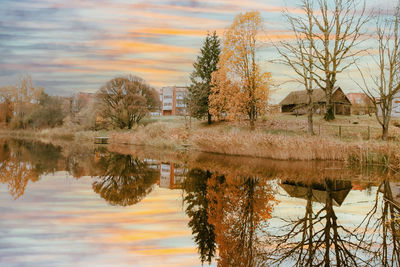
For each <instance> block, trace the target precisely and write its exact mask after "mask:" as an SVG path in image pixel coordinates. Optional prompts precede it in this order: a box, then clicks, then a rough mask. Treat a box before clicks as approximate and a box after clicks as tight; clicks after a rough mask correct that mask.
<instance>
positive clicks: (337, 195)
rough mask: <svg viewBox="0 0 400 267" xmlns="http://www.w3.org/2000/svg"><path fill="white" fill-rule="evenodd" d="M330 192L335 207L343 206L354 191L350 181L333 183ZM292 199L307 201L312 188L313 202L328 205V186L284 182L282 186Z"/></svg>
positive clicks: (334, 181)
mask: <svg viewBox="0 0 400 267" xmlns="http://www.w3.org/2000/svg"><path fill="white" fill-rule="evenodd" d="M331 183H332V184H331V185H330V186H329V190H330V191H331V196H332V202H333V203H332V204H333V205H334V206H341V205H342V203H343V201H344V200H345V198H346V197H347V194H348V193H349V192H350V190H351V189H352V184H351V182H350V181H344V180H333V181H331ZM280 186H281V187H282V188H283V189H284V190H285V191H286V192H287V193H288V194H289V196H291V197H295V198H302V199H307V195H308V192H309V191H308V190H309V188H310V187H311V190H312V199H311V200H312V201H314V202H319V203H326V200H327V198H328V197H329V195H328V192H327V186H326V184H324V183H312V184H311V185H307V184H303V183H296V182H294V181H288V180H287V181H284V182H282V184H281V185H280Z"/></svg>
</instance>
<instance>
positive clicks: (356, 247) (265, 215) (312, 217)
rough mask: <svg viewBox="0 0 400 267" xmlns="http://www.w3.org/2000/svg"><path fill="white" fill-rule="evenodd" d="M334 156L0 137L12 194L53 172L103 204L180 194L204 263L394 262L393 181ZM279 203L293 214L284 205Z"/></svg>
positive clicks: (399, 235)
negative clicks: (347, 166) (269, 157)
mask: <svg viewBox="0 0 400 267" xmlns="http://www.w3.org/2000/svg"><path fill="white" fill-rule="evenodd" d="M335 164H336V163H326V164H325V165H324V164H316V163H298V162H271V161H265V160H261V159H244V158H240V157H222V156H217V155H204V154H200V155H198V156H194V155H185V154H183V155H182V154H178V155H175V156H174V155H172V156H170V155H169V156H165V155H161V154H160V155H158V156H157V155H154V154H152V155H151V156H148V155H147V154H146V153H143V152H140V151H139V152H138V153H126V154H120V153H117V152H110V151H109V150H107V149H106V148H104V147H90V148H87V147H81V146H65V147H62V148H61V147H59V146H53V145H49V144H43V143H38V142H29V141H18V140H12V141H1V142H0V182H1V183H2V184H5V185H6V186H7V187H8V190H9V192H10V194H11V196H12V198H13V199H18V198H19V197H21V196H22V195H23V194H24V192H25V191H26V190H28V189H27V188H29V183H31V182H37V181H38V180H40V179H41V177H42V176H43V175H45V174H49V173H55V172H57V171H66V172H67V173H68V174H69V175H71V176H73V177H75V178H76V179H72V180H73V181H75V182H77V183H78V182H80V181H81V180H85V179H89V182H90V184H88V186H89V188H90V187H91V189H92V190H93V192H94V193H95V194H98V196H100V197H101V199H100V197H97V198H98V199H100V200H101V201H102V203H103V205H104V203H107V204H109V205H107V206H110V205H111V206H121V207H126V206H131V207H132V208H131V209H130V210H135V209H136V208H138V207H140V206H141V205H142V204H143V202H146V201H144V199H145V198H146V197H148V198H151V197H152V192H153V191H156V190H161V189H162V190H164V192H166V191H169V192H172V191H170V190H168V189H171V190H177V191H174V192H182V201H183V208H182V210H183V212H184V213H185V214H186V216H187V217H186V218H187V224H188V227H189V229H190V231H191V232H192V237H191V238H192V240H193V241H194V245H195V246H196V247H197V251H198V254H199V258H200V261H201V263H203V264H204V263H205V264H207V263H208V264H214V263H216V264H217V265H218V266H223V267H224V266H246V267H247V266H248V267H250V266H322V265H323V266H400V262H399V261H400V249H399V246H400V225H399V224H400V221H399V215H400V208H399V205H400V187H399V186H400V184H399V183H395V182H394V180H393V179H389V176H387V174H385V173H383V172H377V176H374V177H373V178H370V179H369V180H368V181H365V180H362V179H364V176H365V174H364V173H362V172H357V171H354V170H342V169H340V170H339V169H338V166H337V165H335ZM85 177H86V178H85ZM357 180H360V181H357ZM365 185H367V190H365ZM356 189H357V190H361V191H362V192H366V191H368V192H370V194H365V196H364V197H365V199H358V201H360V202H362V201H364V202H365V203H366V204H363V205H365V207H367V208H364V209H360V210H357V211H355V210H353V209H352V208H351V206H349V205H346V204H348V203H350V202H352V201H353V204H354V200H352V196H351V195H352V192H353V193H354V192H356V191H355V190H356ZM103 199H104V200H103ZM349 199H350V200H349ZM142 201H143V202H142ZM139 202H142V204H140V205H138V203H139ZM143 205H144V204H143ZM291 205H292V206H296V209H294V208H293V207H291ZM355 205H356V204H355ZM357 205H359V204H357ZM285 207H286V209H287V211H290V212H282V209H283V208H285ZM112 208H113V209H116V208H118V207H112ZM154 212H157V211H156V210H155V211H154ZM351 212H353V213H360V214H359V216H354V217H351V216H350V217H349V215H348V214H350V215H351ZM343 214H347V217H345V216H344V215H343ZM99 218H101V216H99ZM126 232H129V229H128V230H126ZM135 234H136V233H132V234H131V235H135ZM160 238H162V237H160ZM142 247H145V248H146V245H143V246H142ZM0 249H1V246H0Z"/></svg>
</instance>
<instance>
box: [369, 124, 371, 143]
mask: <svg viewBox="0 0 400 267" xmlns="http://www.w3.org/2000/svg"><path fill="white" fill-rule="evenodd" d="M370 138H371V127H370V126H368V140H369V139H370Z"/></svg>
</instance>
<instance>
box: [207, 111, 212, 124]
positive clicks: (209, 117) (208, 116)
mask: <svg viewBox="0 0 400 267" xmlns="http://www.w3.org/2000/svg"><path fill="white" fill-rule="evenodd" d="M207 122H208V125H210V124H211V122H212V121H211V114H210V112H208V113H207Z"/></svg>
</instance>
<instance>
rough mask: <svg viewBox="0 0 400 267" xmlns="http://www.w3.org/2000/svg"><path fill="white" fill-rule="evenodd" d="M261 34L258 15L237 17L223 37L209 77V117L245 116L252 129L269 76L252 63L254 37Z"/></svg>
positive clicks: (266, 92)
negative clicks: (210, 81)
mask: <svg viewBox="0 0 400 267" xmlns="http://www.w3.org/2000/svg"><path fill="white" fill-rule="evenodd" d="M261 30H262V18H261V15H260V13H259V12H247V13H245V14H239V15H238V16H236V18H235V19H234V21H233V24H232V25H231V26H230V27H229V28H228V30H227V31H226V32H225V34H224V45H223V49H222V52H221V56H220V60H219V63H218V70H217V71H215V72H214V73H213V75H212V89H211V91H212V92H211V95H210V97H209V100H210V113H211V114H212V115H214V116H220V115H221V114H223V113H226V114H227V115H228V116H229V117H231V118H241V117H243V116H247V117H248V119H249V121H250V127H251V128H253V127H254V122H255V120H256V118H257V115H258V114H260V113H262V112H263V111H264V110H265V109H266V106H267V100H268V96H269V84H270V76H271V74H270V73H263V72H262V71H261V70H260V67H259V65H258V64H257V62H256V50H257V47H256V43H257V36H258V34H259V33H260V32H261Z"/></svg>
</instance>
